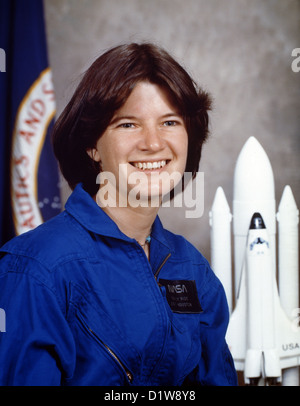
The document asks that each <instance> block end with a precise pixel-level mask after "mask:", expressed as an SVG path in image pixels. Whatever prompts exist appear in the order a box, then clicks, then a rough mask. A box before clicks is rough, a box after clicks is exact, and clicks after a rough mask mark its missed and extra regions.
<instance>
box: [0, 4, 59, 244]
mask: <svg viewBox="0 0 300 406" xmlns="http://www.w3.org/2000/svg"><path fill="white" fill-rule="evenodd" d="M0 48H1V49H2V50H3V51H4V54H5V69H3V63H2V65H1V66H2V69H0V116H1V120H0V148H1V157H0V170H1V172H0V210H1V213H0V216H1V220H0V221H1V222H0V233H1V234H0V245H2V244H3V243H4V242H6V241H7V240H8V239H10V238H11V237H13V236H14V235H18V234H21V233H23V232H25V231H28V230H30V229H33V228H35V227H36V226H37V225H39V224H41V223H42V222H44V221H45V220H48V219H50V218H51V217H53V216H54V215H56V214H58V213H59V212H60V210H61V207H60V197H59V196H60V195H59V175H58V167H57V163H56V160H55V158H54V155H53V152H52V147H51V143H50V131H51V127H52V125H53V120H54V115H55V97H54V89H53V83H52V76H51V69H50V68H49V65H48V58H47V48H46V35H45V24H44V10H43V2H42V0H27V1H22V0H0ZM2 55H3V53H2ZM2 62H3V61H2Z"/></svg>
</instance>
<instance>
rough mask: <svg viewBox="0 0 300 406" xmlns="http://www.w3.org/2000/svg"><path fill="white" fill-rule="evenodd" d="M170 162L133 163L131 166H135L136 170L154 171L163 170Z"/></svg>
mask: <svg viewBox="0 0 300 406" xmlns="http://www.w3.org/2000/svg"><path fill="white" fill-rule="evenodd" d="M167 162H168V161H166V160H164V159H163V160H161V161H151V162H150V161H149V162H148V161H143V162H131V165H133V166H134V167H135V168H138V169H141V170H142V171H145V170H148V171H149V170H154V169H161V168H163V167H164V166H166V164H167Z"/></svg>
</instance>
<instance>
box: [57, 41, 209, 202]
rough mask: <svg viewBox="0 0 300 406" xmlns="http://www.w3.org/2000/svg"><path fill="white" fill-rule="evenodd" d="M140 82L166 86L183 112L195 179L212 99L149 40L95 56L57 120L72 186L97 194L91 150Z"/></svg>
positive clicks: (65, 169)
mask: <svg viewBox="0 0 300 406" xmlns="http://www.w3.org/2000/svg"><path fill="white" fill-rule="evenodd" d="M141 81H148V82H150V83H152V84H156V85H159V86H161V87H163V88H164V89H166V90H167V92H168V94H169V95H170V97H171V99H172V101H173V103H174V105H175V107H177V108H178V110H179V112H180V114H181V115H182V117H183V119H184V122H185V126H186V129H187V133H188V156H187V164H186V168H185V171H186V172H192V174H193V177H195V175H196V173H197V171H198V167H199V162H200V157H201V150H202V144H203V142H204V141H205V140H206V138H207V136H208V124H209V116H208V111H209V110H210V108H211V99H210V97H209V95H208V94H207V92H205V91H203V90H202V89H199V88H198V87H197V85H196V84H195V82H194V81H193V80H192V79H191V77H190V76H189V74H188V73H187V72H186V71H185V70H184V69H183V67H182V66H181V65H180V64H179V63H177V62H176V61H175V60H174V59H173V58H172V57H171V56H170V55H169V54H168V53H167V52H166V51H164V50H163V49H161V48H160V47H158V46H156V45H153V44H149V43H142V44H136V43H132V44H129V45H119V46H117V47H115V48H112V49H110V50H108V51H107V52H105V53H104V54H103V55H101V56H100V57H99V58H98V59H96V61H95V62H94V63H93V64H92V65H91V66H90V68H89V69H88V70H87V71H86V73H85V75H84V76H83V78H82V80H81V82H80V83H79V85H78V87H77V89H76V91H75V93H74V95H73V97H72V98H71V100H70V102H69V103H68V105H67V106H66V107H65V109H64V111H63V112H62V114H61V115H60V117H59V118H58V120H57V122H56V123H55V126H54V130H53V146H54V153H55V155H56V157H57V159H58V161H59V164H60V169H61V172H62V174H63V176H64V177H65V179H66V180H67V181H68V184H69V186H70V187H71V189H74V188H75V186H76V185H77V184H78V183H80V182H82V183H83V187H84V188H85V190H86V191H87V192H88V193H90V194H91V195H94V194H95V193H96V192H97V190H98V187H99V185H97V184H96V177H97V175H98V174H99V172H100V167H99V163H98V162H95V161H94V160H93V159H92V158H90V156H89V155H88V154H87V152H86V151H87V150H88V149H91V148H94V147H95V145H96V143H97V141H98V139H99V138H100V137H101V135H102V134H103V133H104V131H105V130H106V128H107V127H108V125H109V123H110V122H111V120H112V118H113V116H114V114H115V112H116V111H117V110H118V109H119V108H120V107H121V106H122V105H123V104H124V103H125V102H126V100H127V98H128V97H129V95H130V93H131V92H132V90H133V88H134V86H135V85H136V84H137V83H138V82H141Z"/></svg>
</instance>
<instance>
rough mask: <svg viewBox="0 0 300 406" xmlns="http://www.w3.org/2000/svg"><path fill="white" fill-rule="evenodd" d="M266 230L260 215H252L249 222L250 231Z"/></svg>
mask: <svg viewBox="0 0 300 406" xmlns="http://www.w3.org/2000/svg"><path fill="white" fill-rule="evenodd" d="M263 228H266V226H265V223H264V220H263V218H262V216H261V215H260V213H254V214H253V216H252V219H251V222H250V227H249V229H250V230H261V229H263Z"/></svg>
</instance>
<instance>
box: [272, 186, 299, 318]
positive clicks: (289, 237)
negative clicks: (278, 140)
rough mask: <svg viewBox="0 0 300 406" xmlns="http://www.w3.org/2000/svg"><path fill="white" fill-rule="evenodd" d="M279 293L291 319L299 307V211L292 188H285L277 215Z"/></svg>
mask: <svg viewBox="0 0 300 406" xmlns="http://www.w3.org/2000/svg"><path fill="white" fill-rule="evenodd" d="M277 220H278V268H279V293H280V300H281V304H282V307H283V309H284V310H285V312H286V314H287V315H289V316H290V317H291V316H292V315H291V312H292V311H293V310H294V309H297V308H298V307H299V294H298V287H299V274H298V263H299V262H298V261H299V251H298V250H299V248H298V223H299V211H298V209H297V206H296V202H295V199H294V196H293V193H292V190H291V188H290V186H286V187H285V188H284V191H283V194H282V197H281V200H280V203H279V206H278V213H277Z"/></svg>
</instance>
